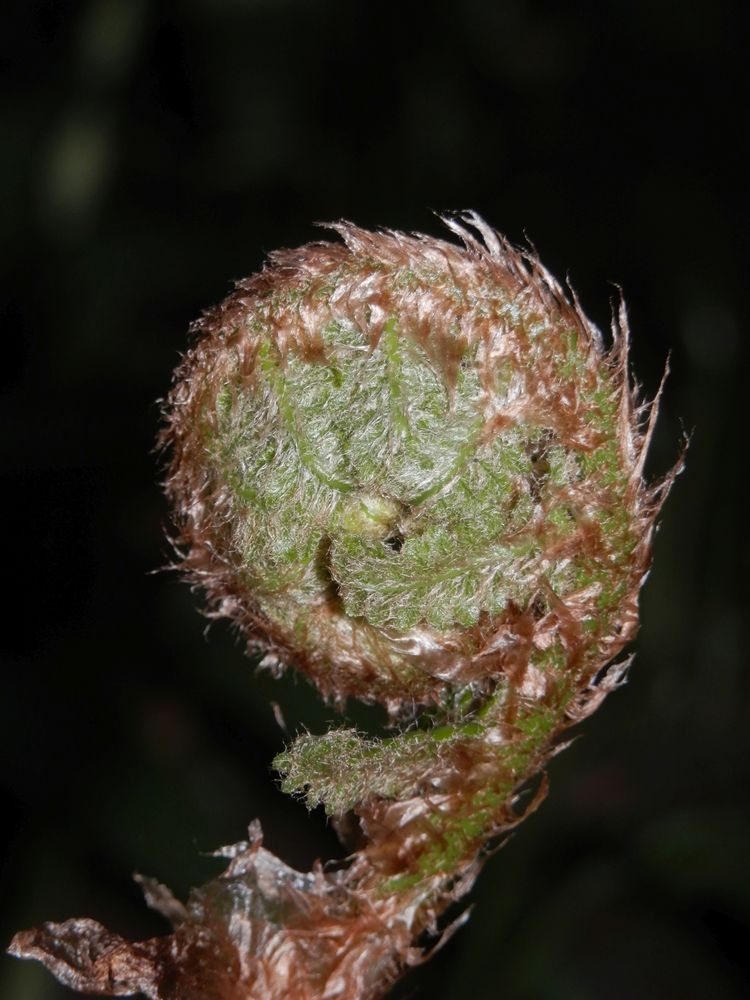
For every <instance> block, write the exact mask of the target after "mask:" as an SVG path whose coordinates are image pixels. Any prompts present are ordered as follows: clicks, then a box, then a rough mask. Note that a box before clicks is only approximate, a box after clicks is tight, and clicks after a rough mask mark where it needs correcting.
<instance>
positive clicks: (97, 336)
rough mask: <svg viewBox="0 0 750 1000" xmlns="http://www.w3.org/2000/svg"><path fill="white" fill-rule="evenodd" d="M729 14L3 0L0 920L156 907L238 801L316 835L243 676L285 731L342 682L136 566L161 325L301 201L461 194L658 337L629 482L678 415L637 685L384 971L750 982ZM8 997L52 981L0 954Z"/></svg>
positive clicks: (429, 200)
mask: <svg viewBox="0 0 750 1000" xmlns="http://www.w3.org/2000/svg"><path fill="white" fill-rule="evenodd" d="M739 10H740V5H739V4H738V3H733V2H732V0H711V2H709V0H695V2H693V3H690V4H681V3H677V2H676V0H674V2H673V0H650V2H648V3H647V2H645V0H635V2H633V0H628V2H624V0H616V2H612V3H601V2H596V3H594V2H584V3H577V4H559V3H552V2H531V0H528V2H524V0H511V2H496V3H495V2H490V0H485V2H481V0H465V2H462V3H457V2H454V3H451V4H448V3H442V2H436V3H432V4H429V3H428V4H424V5H418V4H407V3H402V4H388V3H365V2H359V3H358V2H352V0H349V2H338V0H315V2H313V0H172V2H168V0H154V2H150V3H149V2H146V0H87V2H81V3H73V2H64V0H58V2H53V0H46V2H40V0H36V2H33V0H23V2H20V0H16V2H13V3H6V4H5V5H4V8H3V14H2V31H0V53H1V59H2V63H1V65H2V72H3V82H2V89H1V90H0V120H1V121H2V156H1V157H0V190H1V191H2V201H3V210H2V213H0V234H1V237H0V238H1V239H2V244H3V248H4V250H5V251H6V261H5V267H4V271H3V280H4V285H5V288H4V292H3V296H2V310H3V340H2V351H3V359H2V365H0V380H1V381H2V389H3V395H2V403H1V406H2V411H1V412H2V442H3V457H2V468H1V471H0V475H2V496H3V501H4V515H3V528H4V532H3V555H4V558H3V569H4V573H3V575H4V578H5V581H4V582H5V585H6V596H5V598H4V602H3V604H4V612H5V626H4V629H3V666H4V672H3V679H2V701H1V703H0V731H1V732H2V770H1V777H2V789H3V792H2V794H3V800H4V805H5V807H6V814H5V816H6V818H5V819H4V821H3V824H2V826H1V827H0V837H2V840H3V846H4V853H3V857H4V867H3V869H2V876H1V879H2V880H1V883H0V898H2V900H3V912H2V935H3V940H4V941H7V940H8V939H9V938H10V935H11V933H12V932H13V931H14V930H15V929H17V928H19V927H26V926H29V925H33V924H36V923H39V922H41V921H42V920H45V919H62V918H64V917H67V916H71V915H90V916H93V917H97V918H98V919H100V920H102V921H104V922H105V923H107V924H108V925H109V926H111V927H112V928H113V929H115V930H118V931H120V932H122V933H124V934H126V935H132V936H139V937H144V936H149V935H152V934H156V933H161V932H162V931H163V930H164V925H163V924H162V922H161V921H160V919H158V918H157V917H156V916H154V915H152V914H149V913H148V912H147V911H146V910H145V909H144V908H143V906H142V904H141V901H140V898H139V893H138V891H137V889H136V887H135V886H134V885H133V884H132V883H131V882H130V880H129V877H130V873H131V871H133V870H138V871H142V872H145V873H148V874H154V875H157V876H158V877H159V878H161V879H163V880H164V881H165V882H167V883H169V884H170V885H172V886H173V887H174V888H175V889H176V890H177V891H178V892H179V893H183V894H184V893H185V892H186V890H187V888H188V886H189V885H191V884H196V883H198V882H200V881H203V880H205V879H206V878H208V877H210V875H211V874H212V873H213V872H215V871H216V870H217V863H216V862H214V861H212V860H211V859H209V858H207V857H206V856H205V852H207V851H209V850H210V849H212V848H213V847H215V846H217V845H219V844H222V843H226V842H232V841H234V840H237V839H239V838H241V837H242V836H243V834H244V830H245V827H246V824H247V822H248V821H249V820H250V819H251V818H253V817H254V816H258V817H260V818H261V820H262V822H263V825H264V829H265V832H266V838H267V844H268V845H269V846H270V847H271V848H272V849H273V850H275V851H276V852H277V853H279V854H280V855H281V856H282V857H284V858H285V859H286V860H288V861H289V862H291V863H293V864H296V865H307V864H309V863H310V862H312V860H313V859H314V858H315V857H318V856H323V857H327V856H331V855H333V854H335V853H336V852H337V851H338V850H339V848H338V847H337V843H336V840H335V837H334V836H333V833H332V832H331V831H330V830H328V829H327V828H326V826H325V822H324V820H323V818H322V817H320V816H314V817H313V818H308V817H307V816H306V815H305V812H304V809H303V807H301V806H300V805H297V804H294V803H291V802H289V801H287V800H286V799H285V798H284V797H283V796H282V795H281V793H280V792H278V790H277V789H276V787H275V785H274V782H273V779H272V777H271V775H270V773H269V770H268V766H269V762H270V760H271V759H272V757H273V755H274V754H275V753H276V752H278V750H279V749H280V747H281V745H282V742H283V737H282V735H281V733H280V731H279V729H278V727H277V725H276V723H275V721H274V716H273V712H272V707H271V701H273V700H275V701H278V702H279V703H280V705H281V706H282V710H283V712H284V714H285V716H286V718H287V721H288V723H289V725H290V727H291V728H292V729H294V728H295V727H296V726H297V725H298V724H300V723H301V722H302V721H304V722H306V723H307V724H308V725H309V727H310V728H311V729H312V730H313V731H320V729H322V728H323V727H324V725H325V723H326V720H328V719H330V718H331V717H332V712H331V711H330V710H329V709H326V708H325V707H324V706H321V705H320V704H319V703H318V701H317V700H316V699H315V697H314V696H313V694H312V693H311V692H310V690H309V689H308V688H307V686H306V685H305V684H304V683H303V682H301V681H294V680H293V679H291V678H289V679H286V680H284V681H282V682H274V681H272V680H271V679H269V678H267V677H260V678H255V677H254V675H253V670H252V667H251V665H250V664H249V663H248V662H247V661H246V660H245V659H244V658H243V656H242V654H241V651H240V649H239V647H238V646H237V645H236V644H235V643H234V641H233V639H232V637H231V636H230V634H229V631H228V630H227V628H226V627H224V626H223V625H218V626H215V627H212V629H211V634H210V636H209V637H208V640H207V639H206V638H205V637H204V629H205V622H204V621H203V620H202V619H201V618H200V617H199V616H198V615H197V614H196V611H195V605H196V600H195V599H194V598H193V597H191V595H190V593H189V591H188V589H187V588H186V587H184V586H182V585H180V584H178V582H177V581H176V580H175V579H174V578H173V577H172V576H170V575H168V574H157V575H149V574H150V573H151V571H153V570H154V569H156V568H158V567H159V566H160V565H162V564H164V563H165V562H167V561H168V559H169V557H170V554H169V549H168V546H167V544H166V543H165V541H164V538H163V533H162V528H163V525H164V524H165V522H166V520H167V512H166V508H165V504H164V502H163V500H162V498H161V495H160V492H159V488H158V486H157V478H158V474H159V473H158V465H159V463H158V461H157V459H156V458H155V457H154V455H153V454H152V453H151V449H152V447H153V440H154V435H155V432H156V428H157V424H158V419H159V417H158V407H157V405H156V404H155V403H154V400H155V399H156V398H157V397H158V396H159V395H162V394H164V393H165V392H166V390H167V388H168V385H169V379H170V373H171V370H172V368H173V366H174V364H175V362H176V360H177V356H178V352H179V351H180V350H181V349H183V348H184V346H185V343H186V339H185V331H186V328H187V325H188V323H189V322H190V320H192V319H193V318H195V317H196V316H197V315H198V314H199V312H200V310H201V309H202V308H203V307H205V306H208V305H209V304H211V303H213V302H215V301H217V300H218V299H220V298H221V297H222V296H223V295H224V294H225V292H226V291H227V290H228V288H229V282H230V280H231V279H233V278H238V277H240V276H243V275H246V274H248V273H250V272H252V271H254V270H256V269H257V268H258V267H259V265H260V264H261V261H262V258H263V253H264V252H265V251H267V250H271V249H273V248H274V247H277V246H282V245H295V244H299V243H301V242H305V241H307V240H309V239H311V238H315V237H316V236H317V235H318V234H317V233H316V230H315V229H314V228H313V227H312V225H311V223H312V222H313V221H314V220H326V219H337V218H340V217H346V218H351V219H353V220H354V221H356V222H358V223H360V224H363V225H366V226H376V225H386V226H394V227H398V228H404V229H419V230H426V231H430V232H438V231H439V226H438V223H437V222H436V220H434V218H433V217H432V216H431V215H430V209H454V208H455V209H457V208H464V207H472V208H476V209H477V210H479V211H480V212H481V213H482V214H483V215H485V216H486V218H487V219H489V220H490V221H491V222H492V223H494V224H495V225H496V226H497V227H498V228H500V229H502V230H504V231H505V232H506V233H507V234H508V235H509V236H510V237H511V238H512V239H514V240H516V241H520V240H522V239H523V238H524V233H526V234H528V236H529V238H530V239H531V240H533V242H534V243H535V244H536V245H537V246H538V248H539V250H540V252H541V254H542V256H543V259H544V261H545V263H546V264H547V265H548V266H549V267H550V268H551V269H552V270H553V271H554V272H556V273H557V274H560V275H565V274H566V273H569V274H570V276H571V280H572V281H573V283H574V284H575V286H576V288H577V290H578V292H579V294H580V296H581V298H582V301H583V304H584V307H585V308H586V309H587V310H588V311H589V313H590V314H592V315H593V317H594V318H595V319H596V320H597V321H598V322H600V323H601V324H603V325H606V324H607V323H608V313H609V306H608V299H609V298H610V297H612V296H613V295H614V294H615V291H614V289H613V288H612V285H611V284H608V282H613V281H614V282H618V283H620V284H621V285H622V286H623V288H624V289H625V292H626V296H627V300H628V303H629V306H630V314H631V320H632V326H633V331H634V347H633V355H634V362H635V368H636V370H637V372H638V374H639V376H640V378H641V379H642V381H643V382H644V385H645V388H646V391H647V393H648V394H653V393H654V391H655V389H656V387H657V384H658V381H659V376H660V372H661V369H662V366H663V364H664V360H665V357H666V356H667V354H668V353H669V352H671V353H672V367H673V375H672V377H671V379H670V381H669V383H668V385H667V390H666V395H665V402H664V408H663V416H662V421H661V424H660V428H659V431H658V435H657V439H656V441H655V446H654V449H653V456H652V462H651V468H652V472H654V473H658V472H662V471H664V470H665V469H666V468H667V467H668V466H669V465H670V464H671V462H672V460H673V458H674V456H675V454H676V451H677V449H678V447H679V442H680V438H681V433H682V431H681V423H680V422H681V421H682V422H684V425H685V427H686V428H687V429H688V430H690V429H692V428H695V433H694V439H693V444H692V447H691V450H690V454H689V459H688V471H687V473H686V475H685V476H684V477H682V478H681V479H680V480H679V481H678V483H677V486H676V488H675V490H674V494H673V496H672V497H671V499H670V501H669V503H668V505H667V509H666V511H665V516H664V520H663V527H662V530H661V531H660V533H659V536H658V539H657V546H656V561H655V567H654V570H653V573H652V575H651V579H650V581H649V583H648V585H647V587H646V590H645V594H644V599H643V623H644V624H643V629H642V632H641V635H640V637H639V639H638V642H637V653H638V656H637V661H636V664H635V667H634V670H633V673H632V679H631V682H630V684H629V685H628V687H627V688H626V689H625V690H623V691H621V692H620V693H618V694H617V695H615V696H613V697H612V698H611V699H610V701H609V702H608V703H607V704H606V706H605V707H604V708H603V709H602V711H601V712H600V713H599V714H598V715H597V716H596V717H595V718H593V719H591V720H590V721H589V722H588V723H586V724H585V726H584V727H582V732H583V738H581V739H580V740H579V741H578V742H576V743H575V745H574V746H573V747H572V748H570V749H569V750H568V751H567V752H566V753H565V754H564V755H563V756H562V757H561V758H559V759H558V760H557V761H555V762H554V763H553V765H552V767H551V779H552V790H551V794H550V798H549V800H548V802H547V803H546V804H545V806H544V807H543V808H542V810H541V812H540V813H539V814H537V816H535V817H534V818H532V819H531V820H529V821H528V823H527V824H526V825H525V826H524V827H523V829H522V830H521V831H520V832H519V834H518V835H517V836H516V837H515V838H514V839H513V840H512V841H511V843H510V844H509V845H508V846H507V847H506V848H505V849H504V850H503V851H502V852H500V853H499V855H498V856H496V857H495V858H494V859H493V860H492V861H491V862H490V863H489V864H488V866H487V869H486V871H485V873H484V875H483V877H482V878H481V880H480V882H479V884H478V886H477V889H476V891H475V893H474V896H473V898H474V903H475V906H474V912H473V916H472V919H471V923H470V925H469V926H468V928H466V929H464V930H462V931H461V932H460V933H459V934H458V935H457V936H456V937H455V938H454V939H453V941H452V942H451V943H450V944H449V945H448V946H447V947H446V948H445V949H444V951H443V952H442V953H441V954H440V955H439V956H438V957H437V958H436V959H435V960H434V961H433V962H432V963H431V964H430V965H429V966H426V967H425V968H424V969H422V970H420V971H417V972H415V973H413V974H412V975H411V976H410V977H409V978H408V979H407V980H406V982H405V983H404V984H403V986H402V987H401V989H400V991H399V994H398V995H399V996H401V997H415V998H416V997H418V996H421V997H429V996H439V997H441V998H446V1000H448V998H459V997H467V996H471V997H473V998H474V1000H481V998H495V997H503V998H510V1000H598V998H601V997H607V998H610V1000H611V998H614V1000H620V998H622V1000H627V998H631V997H649V998H656V1000H670V998H675V1000H677V998H679V1000H685V998H693V997H696V998H698V997H711V998H713V1000H734V998H740V997H743V996H746V995H747V993H748V988H749V987H750V958H749V957H748V956H750V947H748V945H749V944H750V942H749V941H748V937H749V935H748V918H749V917H750V875H749V874H748V865H747V857H746V855H747V845H748V842H749V841H750V809H749V804H748V798H747V793H746V788H747V781H748V758H747V744H748V721H749V719H748V680H749V678H750V673H749V672H748V671H747V670H746V669H743V666H744V660H745V657H744V656H743V653H744V641H743V640H744V635H743V632H744V629H745V625H744V621H743V618H742V612H743V610H744V608H745V607H746V593H745V592H744V589H743V583H744V578H743V570H742V560H743V550H744V549H745V548H746V543H745V535H746V532H747V529H746V526H745V524H746V518H747V514H746V509H747V502H746V500H745V499H744V498H743V495H742V494H741V492H740V476H741V474H742V472H743V465H744V455H745V451H746V448H745V445H744V435H745V433H746V432H745V425H746V422H747V418H746V415H745V412H744V411H743V410H742V407H743V406H744V405H746V402H747V400H746V389H745V373H746V368H745V361H744V346H745V345H744V331H743V329H742V328H741V325H740V324H741V323H742V322H743V320H744V314H745V313H746V308H745V305H744V295H745V286H746V268H747V258H746V248H745V246H744V245H743V244H742V243H741V235H740V234H741V229H740V225H739V220H738V216H739V213H740V210H741V206H742V204H743V203H745V202H746V201H747V191H746V187H745V178H746V176H747V163H746V162H745V161H744V160H743V159H742V158H741V155H740V144H739V139H738V134H739V133H740V132H741V131H742V125H743V117H744V115H745V108H744V106H742V105H741V104H740V100H739V96H738V91H739V88H740V86H741V84H742V83H743V82H747V81H744V80H743V79H742V77H743V75H744V70H743V69H742V60H743V58H744V50H743V48H742V46H741V38H742V36H741V33H740V31H739V25H738V16H739ZM742 235H744V233H743V234H742ZM741 435H742V437H741ZM0 995H2V996H3V997H7V998H9V1000H57V998H60V1000H62V998H63V997H65V996H69V995H70V994H69V993H67V992H66V991H65V990H63V989H62V988H61V987H59V986H57V985H56V984H55V983H54V982H53V980H52V979H51V978H50V977H49V976H48V975H47V974H46V973H44V972H43V970H42V969H41V968H37V967H35V966H34V965H31V964H28V963H23V964H22V963H17V962H14V961H12V960H11V959H3V960H2V963H0Z"/></svg>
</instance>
